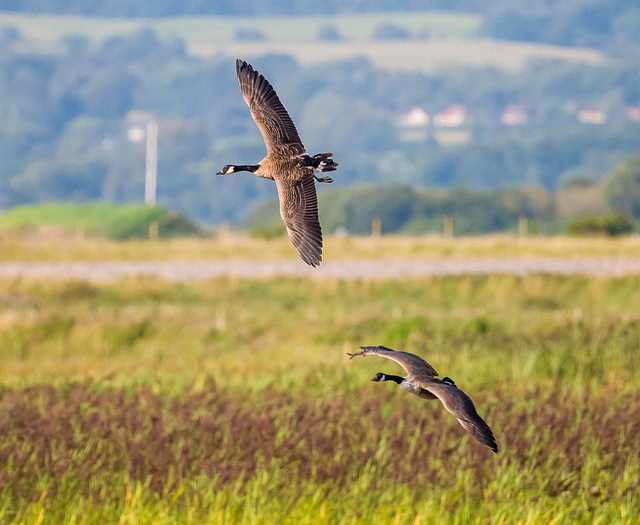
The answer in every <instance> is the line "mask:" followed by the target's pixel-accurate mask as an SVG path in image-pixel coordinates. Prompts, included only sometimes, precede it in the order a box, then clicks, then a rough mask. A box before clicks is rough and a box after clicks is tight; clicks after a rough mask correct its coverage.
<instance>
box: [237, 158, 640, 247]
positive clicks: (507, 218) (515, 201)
mask: <svg viewBox="0 0 640 525" xmlns="http://www.w3.org/2000/svg"><path fill="white" fill-rule="evenodd" d="M319 208H320V217H321V222H322V225H323V228H324V230H325V231H328V232H336V231H337V232H340V231H343V232H345V233H351V234H367V233H370V232H371V228H372V222H373V221H374V219H379V220H380V222H381V226H382V233H397V232H400V233H405V234H424V233H442V231H443V221H444V218H445V217H450V218H452V219H453V221H454V233H455V234H456V235H474V234H480V233H487V232H514V233H515V232H516V231H517V230H518V224H519V221H520V218H521V217H525V218H526V219H527V220H528V225H529V227H528V229H529V232H530V233H560V232H563V231H566V232H568V233H571V234H576V235H592V234H602V235H620V234H625V233H630V232H631V231H633V229H634V226H635V225H640V156H634V157H631V158H629V159H627V160H625V161H624V162H622V163H621V164H620V165H619V166H618V167H617V168H616V169H615V170H613V171H612V172H611V173H609V174H607V176H606V177H605V178H604V179H603V180H602V181H596V180H594V179H591V178H588V177H581V176H575V177H573V178H571V179H568V180H567V181H566V182H565V183H564V184H563V185H562V186H561V187H560V188H559V189H558V190H557V191H556V192H550V191H548V190H547V189H545V188H543V187H541V186H528V187H522V188H502V189H498V190H494V191H480V190H471V189H468V188H462V187H454V188H450V189H444V188H426V187H413V186H408V185H404V184H378V185H375V186H374V185H356V186H354V187H352V188H348V189H333V188H327V189H324V188H323V189H322V191H321V192H320V196H319ZM246 227H247V228H248V229H249V230H250V231H251V232H252V233H253V234H255V235H257V236H266V237H269V236H272V235H279V234H280V233H284V226H283V225H282V221H281V220H280V217H279V212H278V203H277V201H276V200H274V201H270V202H267V203H265V204H263V205H262V206H260V207H259V208H258V209H257V210H256V212H255V213H254V215H253V216H252V217H251V218H250V220H249V221H247V223H246Z"/></svg>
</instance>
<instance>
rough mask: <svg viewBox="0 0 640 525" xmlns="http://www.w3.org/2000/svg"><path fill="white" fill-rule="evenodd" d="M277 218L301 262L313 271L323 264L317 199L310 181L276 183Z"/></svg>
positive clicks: (309, 178)
mask: <svg viewBox="0 0 640 525" xmlns="http://www.w3.org/2000/svg"><path fill="white" fill-rule="evenodd" d="M276 186H277V187H278V197H279V199H280V215H281V217H282V220H283V221H284V224H285V226H286V227H287V235H289V239H291V242H292V244H293V246H294V248H295V249H296V251H297V252H298V255H300V257H302V260H303V261H304V262H306V263H307V264H308V265H310V266H313V267H316V266H318V265H319V264H320V262H321V261H322V228H321V227H320V221H319V220H318V196H317V195H316V183H315V181H314V179H313V177H305V178H303V179H298V180H276Z"/></svg>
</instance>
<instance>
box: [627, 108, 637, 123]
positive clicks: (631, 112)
mask: <svg viewBox="0 0 640 525" xmlns="http://www.w3.org/2000/svg"><path fill="white" fill-rule="evenodd" d="M624 114H625V116H626V117H627V119H628V120H634V121H636V122H638V121H640V106H626V107H625V108H624Z"/></svg>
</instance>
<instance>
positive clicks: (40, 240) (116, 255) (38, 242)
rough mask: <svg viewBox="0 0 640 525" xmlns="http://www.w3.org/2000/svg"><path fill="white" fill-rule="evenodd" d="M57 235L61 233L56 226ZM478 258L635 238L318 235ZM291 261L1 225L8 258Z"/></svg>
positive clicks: (595, 253) (596, 252)
mask: <svg viewBox="0 0 640 525" xmlns="http://www.w3.org/2000/svg"><path fill="white" fill-rule="evenodd" d="M58 233H61V232H58ZM472 257H478V258H484V257H557V258H576V257H640V236H638V235H634V236H628V237H618V238H604V237H593V238H580V237H562V236H550V237H548V236H530V237H524V238H523V237H516V236H513V235H488V236H482V237H455V238H445V237H441V236H436V235H430V236H422V237H419V236H399V235H386V236H383V237H381V238H376V237H368V236H361V237H353V236H331V235H329V236H325V242H324V258H325V260H327V261H328V260H332V259H413V258H426V259H441V258H445V259H446V258H472ZM203 259H214V260H241V259H254V260H280V259H298V255H297V254H296V252H295V250H294V249H293V247H292V246H291V242H290V241H289V239H288V238H287V237H286V236H285V235H282V236H280V237H276V238H273V239H268V240H267V239H259V238H252V237H249V236H248V235H245V234H241V233H235V232H234V233H231V234H227V235H220V236H219V237H217V238H191V239H188V238H176V239H172V240H160V241H149V240H139V239H133V240H129V241H126V242H115V241H107V240H102V239H91V238H81V239H78V238H76V235H75V230H71V231H70V232H68V233H67V234H64V233H61V234H58V235H56V234H52V233H51V232H50V231H49V230H44V231H42V232H41V233H40V234H38V235H26V236H25V235H21V234H19V233H15V232H11V231H8V230H2V229H1V228H0V262H11V261H25V262H29V261H31V262H34V261H114V260H130V261H148V260H157V261H197V260H203Z"/></svg>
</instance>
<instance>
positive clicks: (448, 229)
mask: <svg viewBox="0 0 640 525" xmlns="http://www.w3.org/2000/svg"><path fill="white" fill-rule="evenodd" d="M443 235H444V236H445V237H447V238H449V239H450V238H451V237H453V217H449V216H448V215H447V216H446V217H445V218H444V221H443Z"/></svg>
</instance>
